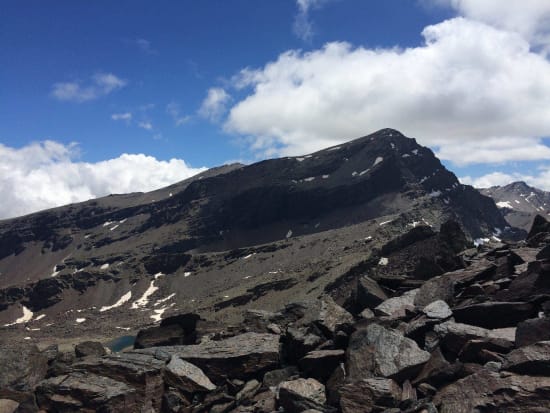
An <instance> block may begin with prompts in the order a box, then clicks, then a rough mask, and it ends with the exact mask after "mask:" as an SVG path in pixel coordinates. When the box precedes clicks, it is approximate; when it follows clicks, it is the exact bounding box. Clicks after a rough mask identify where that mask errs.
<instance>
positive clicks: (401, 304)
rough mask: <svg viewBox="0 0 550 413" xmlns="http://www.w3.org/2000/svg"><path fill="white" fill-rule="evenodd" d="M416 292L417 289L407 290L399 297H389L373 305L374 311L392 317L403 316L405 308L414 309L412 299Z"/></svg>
mask: <svg viewBox="0 0 550 413" xmlns="http://www.w3.org/2000/svg"><path fill="white" fill-rule="evenodd" d="M417 293H418V289H416V290H411V291H407V292H406V293H405V294H403V295H402V296H400V297H393V298H389V299H387V300H386V301H384V302H383V303H382V304H379V305H378V306H376V307H375V309H374V310H375V313H376V314H378V315H382V316H388V317H392V318H399V317H404V316H405V315H406V311H407V310H410V311H414V309H415V307H414V299H415V297H416V294H417Z"/></svg>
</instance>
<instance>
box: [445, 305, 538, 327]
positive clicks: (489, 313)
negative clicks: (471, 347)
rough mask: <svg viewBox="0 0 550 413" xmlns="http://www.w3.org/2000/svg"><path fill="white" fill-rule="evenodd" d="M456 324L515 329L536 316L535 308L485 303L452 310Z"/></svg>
mask: <svg viewBox="0 0 550 413" xmlns="http://www.w3.org/2000/svg"><path fill="white" fill-rule="evenodd" d="M453 315H454V318H455V320H456V321H457V322H459V323H466V324H471V325H474V326H479V327H484V328H504V327H515V326H516V324H517V323H519V322H520V321H524V320H527V319H529V318H532V317H534V316H536V308H535V306H534V305H533V304H531V303H523V302H485V303H479V304H472V305H468V306H464V307H457V308H453Z"/></svg>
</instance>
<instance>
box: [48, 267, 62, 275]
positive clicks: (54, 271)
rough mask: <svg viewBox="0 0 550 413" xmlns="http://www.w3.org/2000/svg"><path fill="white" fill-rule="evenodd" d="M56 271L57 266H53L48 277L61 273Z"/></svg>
mask: <svg viewBox="0 0 550 413" xmlns="http://www.w3.org/2000/svg"><path fill="white" fill-rule="evenodd" d="M56 270H57V265H54V267H53V271H52V274H51V275H50V277H55V276H56V275H57V274H59V273H60V272H61V270H59V271H56Z"/></svg>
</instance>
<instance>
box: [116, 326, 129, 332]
mask: <svg viewBox="0 0 550 413" xmlns="http://www.w3.org/2000/svg"><path fill="white" fill-rule="evenodd" d="M115 328H118V329H119V330H124V331H130V327H115Z"/></svg>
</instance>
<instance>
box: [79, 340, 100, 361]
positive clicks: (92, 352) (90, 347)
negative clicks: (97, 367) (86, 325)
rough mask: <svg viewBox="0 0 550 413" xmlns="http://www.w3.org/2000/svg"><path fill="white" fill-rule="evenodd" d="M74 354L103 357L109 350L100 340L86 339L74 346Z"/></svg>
mask: <svg viewBox="0 0 550 413" xmlns="http://www.w3.org/2000/svg"><path fill="white" fill-rule="evenodd" d="M74 354H75V355H76V357H88V356H96V357H101V356H104V355H105V354H107V352H106V351H105V347H103V344H101V343H100V342H98V341H84V342H82V343H78V344H77V345H76V346H75V347H74Z"/></svg>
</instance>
